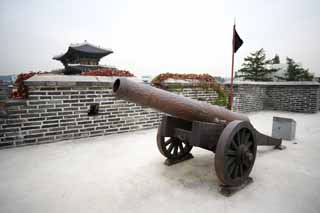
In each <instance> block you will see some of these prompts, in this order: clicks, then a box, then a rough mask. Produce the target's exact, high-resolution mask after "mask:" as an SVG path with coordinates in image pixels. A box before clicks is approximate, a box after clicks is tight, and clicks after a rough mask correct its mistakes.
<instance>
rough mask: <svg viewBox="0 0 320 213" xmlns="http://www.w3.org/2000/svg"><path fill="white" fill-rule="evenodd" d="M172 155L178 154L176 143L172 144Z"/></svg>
mask: <svg viewBox="0 0 320 213" xmlns="http://www.w3.org/2000/svg"><path fill="white" fill-rule="evenodd" d="M173 155H174V156H177V155H178V145H177V144H175V145H174V148H173Z"/></svg>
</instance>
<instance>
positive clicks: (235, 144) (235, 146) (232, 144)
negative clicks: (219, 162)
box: [230, 139, 238, 150]
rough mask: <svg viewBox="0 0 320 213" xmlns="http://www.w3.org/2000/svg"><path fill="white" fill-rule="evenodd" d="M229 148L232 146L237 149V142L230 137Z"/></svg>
mask: <svg viewBox="0 0 320 213" xmlns="http://www.w3.org/2000/svg"><path fill="white" fill-rule="evenodd" d="M230 147H231V148H234V150H237V149H238V144H237V143H236V141H235V140H234V139H232V141H231V146H230Z"/></svg>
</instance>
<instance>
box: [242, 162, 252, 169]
mask: <svg viewBox="0 0 320 213" xmlns="http://www.w3.org/2000/svg"><path fill="white" fill-rule="evenodd" d="M250 164H251V162H250V161H249V160H245V161H244V162H243V165H244V166H246V167H247V168H249V167H250Z"/></svg>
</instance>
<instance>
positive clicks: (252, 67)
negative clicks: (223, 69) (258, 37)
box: [236, 49, 278, 81]
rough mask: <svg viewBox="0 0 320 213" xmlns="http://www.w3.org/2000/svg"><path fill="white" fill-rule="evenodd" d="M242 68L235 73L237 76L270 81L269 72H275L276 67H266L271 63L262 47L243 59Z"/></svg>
mask: <svg viewBox="0 0 320 213" xmlns="http://www.w3.org/2000/svg"><path fill="white" fill-rule="evenodd" d="M244 61H245V62H244V63H243V64H242V68H241V69H240V70H238V72H237V73H236V76H237V78H243V80H250V81H272V77H271V76H270V74H271V73H274V72H277V71H278V69H275V68H273V67H271V68H268V66H267V65H269V64H273V63H272V60H266V54H265V52H264V50H263V49H260V50H258V51H256V52H254V53H250V56H248V57H246V58H245V59H244Z"/></svg>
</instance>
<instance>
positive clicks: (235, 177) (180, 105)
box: [113, 78, 285, 196]
mask: <svg viewBox="0 0 320 213" xmlns="http://www.w3.org/2000/svg"><path fill="white" fill-rule="evenodd" d="M113 93H114V94H115V95H116V96H117V97H119V98H122V99H125V100H127V101H131V102H134V103H137V104H139V105H142V106H146V107H151V108H154V109H156V110H158V111H161V112H164V113H165V114H164V116H163V118H162V121H161V124H160V125H159V128H158V133H157V147H158V149H159V151H160V153H161V154H162V155H163V156H164V157H166V158H167V159H166V161H165V164H166V165H172V164H176V163H179V162H181V161H184V160H188V159H190V158H193V156H192V154H191V153H190V151H191V149H192V148H193V146H196V147H200V148H203V149H206V150H209V151H212V152H214V153H215V161H214V164H215V171H216V174H217V177H218V179H219V181H220V182H221V184H220V186H221V188H220V192H221V193H222V194H224V195H226V196H230V195H231V194H233V193H234V192H236V191H238V190H240V189H242V188H244V187H245V186H246V185H248V184H249V183H251V182H252V178H251V177H249V174H250V172H251V170H252V168H253V165H254V162H255V158H256V153H257V146H260V145H261V146H262V145H265V146H274V147H275V148H276V149H283V148H285V147H284V146H282V140H281V139H278V138H272V137H270V136H267V135H264V134H262V133H260V132H258V131H257V130H256V129H255V128H254V127H253V126H252V124H251V123H250V120H249V118H248V117H247V116H246V115H243V114H240V113H236V112H232V111H229V110H227V109H225V108H224V107H220V106H215V105H212V104H208V103H206V102H202V101H197V100H194V99H191V98H187V97H184V96H181V95H177V94H174V93H171V92H168V91H165V90H162V89H158V88H155V87H152V86H149V85H146V84H143V83H138V82H136V81H133V80H129V79H126V78H118V79H116V80H115V82H114V84H113Z"/></svg>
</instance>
